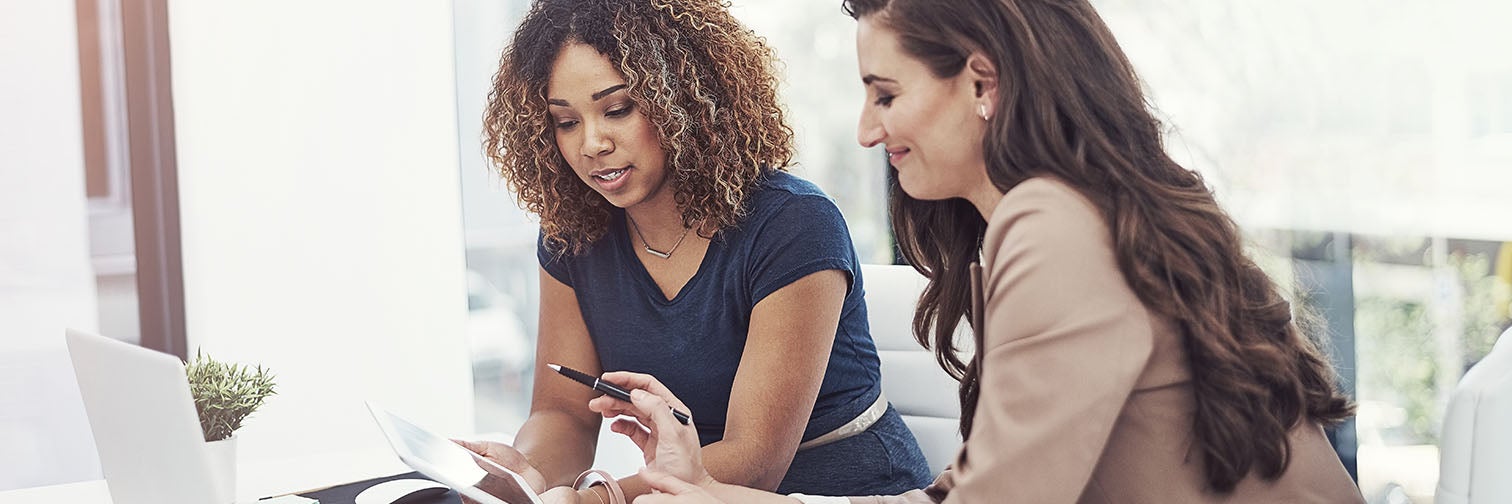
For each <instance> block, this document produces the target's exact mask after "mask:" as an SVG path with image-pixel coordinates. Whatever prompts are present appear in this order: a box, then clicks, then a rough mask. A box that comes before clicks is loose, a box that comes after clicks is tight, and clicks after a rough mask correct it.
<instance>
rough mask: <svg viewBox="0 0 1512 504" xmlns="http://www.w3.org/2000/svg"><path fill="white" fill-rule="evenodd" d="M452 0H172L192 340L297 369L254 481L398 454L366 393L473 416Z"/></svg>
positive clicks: (264, 486) (257, 458)
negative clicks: (374, 417) (387, 441)
mask: <svg viewBox="0 0 1512 504" xmlns="http://www.w3.org/2000/svg"><path fill="white" fill-rule="evenodd" d="M450 5H451V4H450V3H449V2H431V1H423V2H388V1H380V2H373V1H367V0H344V1H321V2H307V1H296V0H283V1H261V2H203V1H199V0H173V1H170V2H169V22H170V25H171V26H170V37H171V40H172V49H173V54H172V58H173V62H172V64H173V88H174V89H173V92H174V111H175V121H176V125H175V128H176V130H177V142H178V168H179V182H180V198H181V208H180V211H181V215H182V225H183V252H184V256H183V257H184V278H185V280H184V282H185V298H186V305H187V306H186V311H187V313H188V320H187V328H188V334H189V340H190V341H189V343H190V347H191V349H192V348H194V347H203V348H204V349H205V351H206V352H207V353H211V354H213V355H216V356H219V357H221V358H224V359H228V360H234V361H243V362H256V363H261V364H264V365H266V366H268V367H270V368H272V369H273V370H274V371H275V372H276V373H277V375H278V387H279V394H278V395H277V396H276V397H274V398H272V399H271V400H269V402H268V403H267V404H266V406H265V407H264V409H263V410H262V411H260V412H259V413H258V414H256V415H254V416H253V417H252V419H250V420H249V422H248V423H247V424H246V426H245V427H244V428H243V430H242V431H240V432H239V434H238V436H239V438H240V447H239V450H240V453H239V461H240V463H241V464H242V467H243V469H242V471H241V473H242V474H241V480H240V481H241V485H240V487H241V488H240V489H239V493H241V494H243V495H241V496H242V497H244V498H246V497H259V496H261V495H256V493H257V492H259V491H268V490H285V491H287V490H294V489H300V488H308V487H312V486H319V485H323V484H331V483H335V482H336V481H334V480H332V479H331V478H332V477H333V476H332V474H334V473H333V472H332V471H333V470H335V471H336V472H339V471H340V469H341V468H343V467H353V468H354V469H353V471H354V476H355V475H357V474H355V472H356V471H357V469H355V468H356V467H358V466H362V465H372V464H373V463H374V462H375V461H374V460H373V459H371V458H370V457H378V458H380V459H383V460H386V461H391V459H392V456H391V455H390V454H388V453H386V452H385V450H386V445H385V444H384V441H383V440H382V438H381V437H380V435H379V434H378V431H377V429H376V428H375V427H374V426H373V422H372V420H371V418H370V417H369V416H368V414H367V412H366V410H365V409H364V408H363V401H364V400H373V401H376V402H378V403H381V404H383V405H385V406H387V407H388V408H389V409H392V410H394V411H396V412H399V413H401V414H404V415H407V416H410V417H411V418H412V419H413V420H415V421H417V423H420V424H422V425H426V426H430V427H432V428H434V429H436V430H438V431H440V432H441V433H443V434H447V435H466V434H468V433H470V432H471V431H472V425H473V417H472V413H473V411H472V408H473V405H472V389H471V371H470V367H469V359H468V354H467V346H466V341H465V339H464V322H465V317H466V314H467V304H466V299H465V293H466V287H465V281H464V261H463V237H462V217H461V202H460V200H459V192H460V189H459V180H458V169H457V152H458V142H459V139H458V134H457V120H456V119H457V118H456V112H455V111H456V93H455V87H454V73H453V46H452V44H453V34H452V19H451V6H450ZM474 138H475V135H471V134H469V135H465V136H464V140H465V141H469V142H471V141H474V140H473V139H474ZM305 468H316V469H318V470H319V471H320V473H319V475H318V476H312V475H311V473H309V472H308V471H306V470H305ZM249 479H255V480H256V481H249ZM249 493H250V494H249ZM262 495H266V493H264V494H262Z"/></svg>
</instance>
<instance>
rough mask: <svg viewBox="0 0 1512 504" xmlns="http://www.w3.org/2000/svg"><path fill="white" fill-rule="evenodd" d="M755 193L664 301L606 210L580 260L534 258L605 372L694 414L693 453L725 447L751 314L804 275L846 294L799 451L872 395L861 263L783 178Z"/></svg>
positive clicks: (769, 178) (618, 216)
mask: <svg viewBox="0 0 1512 504" xmlns="http://www.w3.org/2000/svg"><path fill="white" fill-rule="evenodd" d="M758 184H759V188H758V190H757V191H755V192H754V193H753V194H752V195H751V196H750V199H749V201H748V208H749V210H750V214H749V215H748V216H747V217H746V218H745V219H744V220H743V221H742V222H740V224H739V225H737V226H736V227H734V228H731V229H724V230H721V231H719V232H717V233H716V234H715V235H714V238H713V240H712V241H711V242H710V243H709V249H708V252H706V253H705V254H704V258H703V263H702V264H701V265H700V266H699V268H698V272H697V273H695V274H694V275H693V278H692V279H690V280H688V283H687V285H685V286H683V288H682V290H681V291H679V292H678V293H677V296H676V297H674V298H672V299H670V300H669V299H667V298H666V296H665V295H664V294H663V293H662V291H661V289H660V288H659V287H657V285H656V283H655V282H654V281H653V280H652V279H651V275H650V274H649V273H647V272H646V268H645V266H644V265H642V264H641V262H640V259H639V258H637V257H636V256H635V252H634V249H632V242H631V240H630V236H629V233H628V231H627V229H626V227H625V216H624V211H623V210H619V209H615V210H613V216H612V217H611V219H610V223H609V230H608V232H607V233H606V234H605V235H604V236H603V237H602V238H600V239H599V240H597V241H596V242H594V243H593V244H592V245H591V246H590V247H589V248H588V249H587V250H586V251H585V252H583V253H582V254H579V255H575V256H574V255H567V254H565V253H563V254H558V253H556V252H554V251H552V250H548V248H547V247H546V246H545V244H544V243H541V244H540V245H538V246H537V256H538V258H539V259H540V261H541V265H542V267H543V268H545V270H546V271H547V272H548V273H550V274H551V276H552V277H555V278H556V279H557V280H560V281H561V282H562V283H564V284H567V285H568V286H569V287H572V288H573V291H574V292H575V293H576V295H577V300H578V305H579V307H580V308H581V310H582V314H583V321H584V322H586V323H587V325H588V333H589V335H590V336H591V337H592V338H593V343H594V347H595V348H596V349H597V351H598V358H599V363H600V364H601V365H602V366H603V369H604V370H605V371H634V372H638V373H648V374H651V375H654V376H656V377H657V379H659V380H661V381H662V383H664V384H666V385H667V388H669V389H671V390H672V392H673V393H674V394H677V397H678V398H680V399H682V400H683V402H684V403H686V404H687V405H688V408H689V409H691V410H693V411H692V413H693V417H694V418H695V419H696V421H697V424H698V434H699V440H700V441H701V442H702V443H703V444H709V443H713V442H715V441H718V440H720V439H721V438H723V436H724V425H725V413H726V412H727V411H728V409H729V403H730V389H731V387H732V386H733V384H734V380H735V371H736V368H737V367H739V365H740V356H741V353H742V351H743V350H744V348H745V341H746V334H747V330H748V328H749V327H750V323H751V310H752V309H753V308H754V307H755V306H756V304H757V303H759V302H761V300H762V299H764V298H765V297H766V296H768V295H770V294H771V293H773V292H775V291H777V290H778V289H781V288H783V287H784V286H787V285H788V284H791V283H792V282H794V281H796V280H798V279H800V278H803V277H804V276H807V275H809V274H811V273H815V272H818V271H824V270H840V271H842V272H845V273H846V276H847V277H848V280H849V282H850V285H849V288H848V289H847V291H846V295H845V304H844V308H843V309H842V310H841V312H840V324H839V327H838V328H837V329H836V331H835V342H834V346H833V347H832V348H831V349H830V358H829V366H828V368H827V369H826V371H825V374H824V382H823V385H821V386H820V388H819V397H818V401H817V402H816V404H815V405H814V412H813V414H812V416H810V418H809V422H808V426H807V428H806V429H805V430H804V433H803V439H804V440H805V441H807V440H809V439H813V438H815V437H818V436H820V435H822V434H824V433H826V432H829V431H831V430H834V429H835V428H836V427H839V426H840V425H843V424H845V423H846V422H848V421H850V420H851V419H853V418H855V417H856V415H859V414H860V413H861V412H862V411H864V410H866V408H867V407H868V406H870V405H871V404H872V402H873V401H875V400H876V398H877V395H878V394H879V393H880V392H881V382H880V380H881V378H880V376H881V374H880V371H879V364H878V361H877V349H876V346H875V345H874V344H873V343H872V339H871V336H870V334H869V333H868V331H867V321H866V305H865V303H864V302H863V301H862V294H863V291H862V286H861V268H860V263H859V261H858V260H857V258H856V251H855V247H854V246H853V245H852V243H851V239H850V232H849V230H847V229H846V227H845V221H844V219H843V218H842V217H841V215H840V209H839V208H837V207H836V206H835V203H834V202H833V201H831V200H830V199H829V197H828V196H826V195H825V194H824V193H823V192H822V191H820V190H819V188H818V187H816V186H814V184H813V183H810V182H808V181H806V180H803V179H800V178H798V177H795V176H793V175H791V174H788V173H786V172H780V171H773V172H771V173H770V174H768V175H765V176H764V177H763V178H762V179H761V180H760V182H759V183H758ZM814 351H820V350H819V349H814Z"/></svg>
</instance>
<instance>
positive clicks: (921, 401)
mask: <svg viewBox="0 0 1512 504" xmlns="http://www.w3.org/2000/svg"><path fill="white" fill-rule="evenodd" d="M861 278H862V280H863V284H864V286H865V289H866V313H867V319H868V321H869V322H870V323H871V335H872V339H873V340H875V341H876V342H877V354H878V356H880V358H881V360H882V392H883V394H885V395H886V396H887V399H888V400H889V401H891V402H892V404H893V406H894V407H896V408H897V409H898V413H901V414H902V415H903V421H904V422H905V423H907V424H908V428H909V430H911V431H913V434H914V437H915V438H918V440H919V448H920V449H921V450H923V451H924V458H926V459H928V460H929V471H930V473H931V474H932V475H939V474H940V471H942V470H944V469H945V466H947V465H950V463H951V462H954V461H955V457H956V452H957V451H959V450H960V448H961V436H960V431H959V423H960V418H961V404H960V399H959V397H960V396H959V395H958V393H957V389H958V388H959V387H958V384H957V382H956V381H955V380H954V379H952V378H951V377H950V375H949V374H946V373H945V370H944V369H941V368H940V365H939V364H937V363H936V362H935V358H934V353H933V352H931V351H928V350H925V349H924V347H923V346H920V345H919V342H918V341H916V340H914V337H913V314H914V308H915V307H916V306H917V305H918V303H919V295H920V294H922V293H923V292H924V285H925V284H927V283H928V280H927V279H925V278H924V276H923V275H920V274H919V272H917V271H914V269H913V267H911V266H883V265H873V264H867V265H863V266H861ZM969 331H970V328H969V327H967V324H966V323H965V321H962V323H961V325H960V326H959V327H958V329H957V331H956V340H957V341H960V342H963V343H964V344H965V345H966V346H967V347H968V348H969V347H970V344H971V342H972V340H971V337H970V332H969Z"/></svg>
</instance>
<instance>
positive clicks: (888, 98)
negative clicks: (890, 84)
mask: <svg viewBox="0 0 1512 504" xmlns="http://www.w3.org/2000/svg"><path fill="white" fill-rule="evenodd" d="M893 98H894V97H893V96H892V95H882V96H878V97H877V100H876V101H875V102H873V103H876V104H877V105H880V106H883V107H887V106H891V105H892V102H893Z"/></svg>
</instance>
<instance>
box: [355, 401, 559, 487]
mask: <svg viewBox="0 0 1512 504" xmlns="http://www.w3.org/2000/svg"><path fill="white" fill-rule="evenodd" d="M368 409H369V410H371V411H372V413H373V418H374V419H375V420H377V421H378V425H379V427H380V428H381V429H382V430H383V433H384V435H385V436H387V437H388V438H389V444H390V445H391V446H392V447H393V448H394V451H395V452H396V453H398V454H399V459H400V460H403V461H404V462H405V463H406V464H409V465H410V466H411V467H413V468H415V470H417V471H420V473H421V474H424V475H426V476H430V477H431V478H434V479H436V480H437V481H440V482H441V483H444V484H446V485H448V486H450V487H452V488H455V489H456V490H457V491H458V492H460V493H462V494H464V495H467V496H468V497H472V498H473V499H475V500H479V501H482V502H490V501H489V500H485V499H480V498H479V496H476V495H474V494H475V493H476V492H477V491H478V490H483V491H486V492H487V493H488V494H490V495H491V496H505V497H510V496H516V497H517V498H516V499H515V500H520V502H509V503H508V504H532V503H534V504H539V503H540V502H541V501H540V498H539V497H537V496H536V494H535V492H533V491H531V490H530V486H529V485H528V484H527V483H526V482H525V479H524V478H523V477H521V476H520V475H518V474H515V473H514V472H513V471H510V470H508V469H505V468H504V467H503V466H500V465H498V464H496V463H494V462H493V461H491V460H488V459H485V458H483V457H480V456H478V454H476V453H473V452H472V450H468V449H466V448H463V447H462V446H461V445H458V444H457V443H455V442H453V441H451V440H450V439H446V438H444V437H441V436H438V435H436V434H432V433H431V432H430V431H427V430H425V429H422V428H420V427H419V426H416V425H415V424H413V423H410V422H409V421H407V420H405V419H403V418H400V417H399V416H398V415H394V414H393V413H389V412H387V411H384V410H382V409H380V408H378V407H376V406H373V405H372V404H371V403H370V404H368ZM483 464H486V465H488V466H490V467H492V470H491V472H492V473H493V475H490V474H489V473H490V471H485V470H484V469H483V467H482V465H483ZM469 490H471V491H469ZM497 502H505V501H504V500H502V499H500V500H498V501H497Z"/></svg>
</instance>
